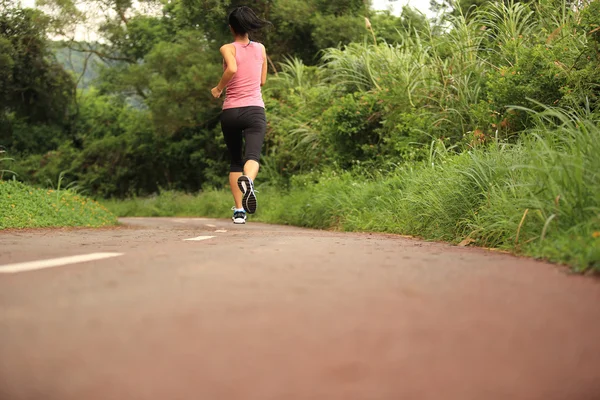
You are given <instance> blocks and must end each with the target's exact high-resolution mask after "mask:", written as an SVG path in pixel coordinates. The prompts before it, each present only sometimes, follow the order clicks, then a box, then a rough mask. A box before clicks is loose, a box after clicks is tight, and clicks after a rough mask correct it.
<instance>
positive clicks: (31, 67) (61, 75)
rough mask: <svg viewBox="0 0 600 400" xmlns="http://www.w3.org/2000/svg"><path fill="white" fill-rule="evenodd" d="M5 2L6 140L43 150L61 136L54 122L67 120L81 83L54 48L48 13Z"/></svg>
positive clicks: (1, 32)
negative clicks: (76, 85) (66, 68)
mask: <svg viewBox="0 0 600 400" xmlns="http://www.w3.org/2000/svg"><path fill="white" fill-rule="evenodd" d="M0 5H1V6H2V11H0V53H1V55H0V144H2V145H5V146H7V147H9V148H10V147H12V148H16V150H17V151H40V150H43V149H46V148H47V147H48V146H49V145H50V144H51V143H52V141H53V139H55V136H56V131H57V129H56V128H55V127H52V125H63V124H65V122H66V120H67V112H68V109H69V106H70V104H71V100H72V98H73V95H74V91H75V82H74V80H73V78H72V77H71V75H69V74H68V73H67V72H66V71H65V70H64V68H63V67H62V65H60V64H59V63H58V62H57V61H56V59H55V58H54V56H53V54H52V53H51V51H50V48H49V43H48V40H47V38H46V32H47V28H48V23H49V20H48V19H47V18H46V17H45V15H44V14H43V13H42V12H40V11H38V10H33V9H23V8H18V7H14V6H11V5H10V3H9V2H7V1H6V0H3V1H1V2H0ZM27 124H40V125H48V129H47V130H44V129H42V128H39V127H38V128H37V129H28V128H27ZM19 127H21V128H22V129H19ZM58 130H59V131H60V129H58ZM17 133H18V134H17ZM45 133H47V134H49V136H51V137H50V138H48V140H47V141H44V138H42V137H39V136H40V135H41V136H44V134H45Z"/></svg>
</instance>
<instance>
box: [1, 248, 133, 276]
mask: <svg viewBox="0 0 600 400" xmlns="http://www.w3.org/2000/svg"><path fill="white" fill-rule="evenodd" d="M122 255H123V253H92V254H83V255H80V256H71V257H61V258H52V259H49V260H39V261H29V262H22V263H15V264H7V265H0V274H14V273H16V272H24V271H33V270H36V269H45V268H53V267H61V266H63V265H70V264H78V263H84V262H88V261H96V260H103V259H106V258H112V257H119V256H122Z"/></svg>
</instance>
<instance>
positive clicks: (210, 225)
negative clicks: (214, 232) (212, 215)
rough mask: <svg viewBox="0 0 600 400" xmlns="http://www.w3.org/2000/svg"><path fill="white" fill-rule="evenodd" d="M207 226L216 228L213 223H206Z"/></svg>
mask: <svg viewBox="0 0 600 400" xmlns="http://www.w3.org/2000/svg"><path fill="white" fill-rule="evenodd" d="M206 226H208V227H209V228H216V227H217V226H216V225H212V224H206Z"/></svg>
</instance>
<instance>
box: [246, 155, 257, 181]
mask: <svg viewBox="0 0 600 400" xmlns="http://www.w3.org/2000/svg"><path fill="white" fill-rule="evenodd" d="M259 169H260V164H259V163H258V161H255V160H248V161H246V163H245V164H244V175H246V176H247V177H249V178H250V179H252V180H253V181H254V180H255V179H256V175H258V170H259Z"/></svg>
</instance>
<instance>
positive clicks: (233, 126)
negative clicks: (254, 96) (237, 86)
mask: <svg viewBox="0 0 600 400" xmlns="http://www.w3.org/2000/svg"><path fill="white" fill-rule="evenodd" d="M221 129H222V130H223V137H224V138H225V144H227V149H229V154H230V155H231V169H230V171H231V172H244V164H245V163H246V161H248V160H254V161H256V162H258V161H260V151H261V149H262V145H263V142H264V140H265V133H266V132H267V117H266V114H265V109H264V108H262V107H240V108H229V109H226V110H223V113H222V114H221ZM242 139H243V140H242ZM243 141H245V145H246V146H245V149H244V144H243Z"/></svg>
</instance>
